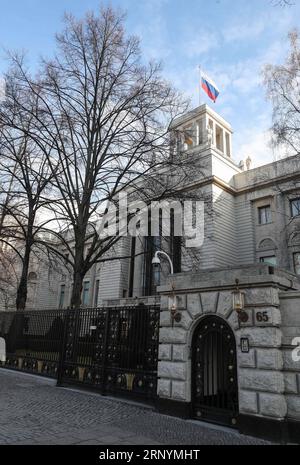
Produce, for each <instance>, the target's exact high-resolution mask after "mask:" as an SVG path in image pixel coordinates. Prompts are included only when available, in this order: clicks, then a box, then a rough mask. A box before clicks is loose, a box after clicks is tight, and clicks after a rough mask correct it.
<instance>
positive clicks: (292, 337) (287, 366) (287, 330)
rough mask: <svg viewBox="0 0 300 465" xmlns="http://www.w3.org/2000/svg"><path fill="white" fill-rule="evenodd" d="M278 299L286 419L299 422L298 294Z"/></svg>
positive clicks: (299, 337)
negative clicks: (280, 316)
mask: <svg viewBox="0 0 300 465" xmlns="http://www.w3.org/2000/svg"><path fill="white" fill-rule="evenodd" d="M279 297H280V309H281V315H282V359H283V374H284V389H285V398H286V403H287V417H288V418H290V419H293V420H294V419H295V420H299V421H300V292H285V293H281V294H280V295H279ZM297 338H298V341H297ZM297 346H298V347H299V348H298V349H297ZM293 355H294V357H293ZM295 357H296V358H297V359H295ZM293 358H294V359H293Z"/></svg>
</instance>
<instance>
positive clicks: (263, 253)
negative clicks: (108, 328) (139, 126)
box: [32, 105, 300, 442]
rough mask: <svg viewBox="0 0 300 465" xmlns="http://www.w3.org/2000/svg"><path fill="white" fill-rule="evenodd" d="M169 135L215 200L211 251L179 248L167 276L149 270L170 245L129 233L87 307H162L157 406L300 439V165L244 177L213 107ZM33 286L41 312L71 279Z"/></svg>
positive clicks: (63, 299) (86, 291) (94, 283)
mask: <svg viewBox="0 0 300 465" xmlns="http://www.w3.org/2000/svg"><path fill="white" fill-rule="evenodd" d="M172 131H174V135H175V137H177V138H178V140H177V149H178V150H179V151H181V152H182V153H183V154H184V156H188V157H193V159H194V160H195V179H194V180H193V182H192V183H191V186H189V187H190V188H193V189H198V190H201V192H203V193H205V195H206V196H207V197H209V198H211V201H212V209H211V212H213V213H211V212H207V213H206V215H205V222H204V225H205V240H204V243H203V245H202V247H201V248H199V250H196V251H195V250H194V251H193V256H191V254H190V253H189V251H188V250H184V249H183V248H182V247H181V245H180V242H179V241H176V240H173V241H171V244H168V246H167V248H168V249H169V250H167V251H168V252H169V253H170V254H171V255H172V257H173V262H174V265H175V273H174V275H169V276H168V277H167V276H165V278H163V275H164V274H165V275H166V273H164V266H165V264H164V265H163V267H162V269H161V270H158V269H156V268H154V267H152V266H151V259H152V256H153V254H154V252H155V250H157V249H161V248H163V243H162V242H161V241H159V240H158V239H157V238H140V240H138V238H124V240H122V242H120V243H119V248H120V249H121V252H122V253H124V254H125V255H130V254H131V258H130V259H126V260H120V261H112V262H106V263H105V264H102V265H96V266H95V267H94V268H93V269H92V270H90V272H89V273H88V275H87V276H86V277H85V280H84V286H83V296H82V302H83V305H85V306H97V305H98V306H99V305H124V304H126V305H128V304H130V303H132V302H135V301H137V299H140V300H142V301H145V302H154V301H158V300H159V301H160V307H161V316H160V336H159V339H160V345H159V362H158V377H159V379H158V408H159V409H160V411H162V412H166V413H168V414H172V415H180V416H183V417H186V418H190V417H193V418H197V419H201V420H206V421H212V422H216V423H221V424H225V425H232V426H235V427H238V429H239V430H240V431H241V432H243V433H248V434H255V435H261V436H263V437H270V438H273V439H276V440H285V441H292V442H300V349H298V348H297V347H298V346H299V345H300V280H299V277H298V275H300V159H299V157H298V156H294V157H289V158H285V159H282V160H280V161H277V162H273V163H270V164H267V165H264V166H261V167H259V168H255V169H250V160H249V159H248V160H247V161H246V165H247V169H246V170H245V169H244V165H243V163H240V164H239V165H237V164H236V163H235V162H234V161H233V159H232V148H231V147H232V145H231V137H232V130H231V127H230V125H229V124H228V123H227V122H226V121H225V120H224V119H223V118H222V117H221V116H220V115H218V114H217V113H216V112H214V111H213V110H212V109H210V108H209V107H208V106H207V105H202V106H200V107H198V108H196V109H195V110H193V111H191V112H189V113H187V114H186V115H184V116H182V117H181V118H179V119H177V120H176V121H175V122H174V123H173V126H172ZM197 167H199V169H198V170H197ZM154 239H155V240H154ZM174 239H175V238H174ZM143 250H146V251H147V252H148V253H147V254H145V255H143V254H140V252H141V251H143ZM119 252H120V250H119ZM33 273H36V277H37V276H42V275H43V276H46V275H45V273H41V272H40V271H39V270H38V269H36V270H33ZM32 284H33V285H34V286H35V291H34V293H33V294H34V298H33V301H34V306H35V307H36V308H41V307H52V308H53V307H57V306H59V307H66V306H68V304H69V296H70V288H71V284H72V283H71V278H69V277H68V275H67V274H65V275H64V276H63V277H59V278H58V277H57V276H52V278H51V277H50V278H48V277H47V282H46V278H40V279H36V281H35V280H33V282H32ZM174 304H175V305H174ZM175 307H176V315H175V318H174V315H172V310H174V308H175ZM297 338H298V339H297Z"/></svg>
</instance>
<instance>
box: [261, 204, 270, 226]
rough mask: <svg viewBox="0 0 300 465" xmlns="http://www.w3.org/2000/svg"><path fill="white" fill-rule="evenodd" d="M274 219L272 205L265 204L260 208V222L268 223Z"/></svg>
mask: <svg viewBox="0 0 300 465" xmlns="http://www.w3.org/2000/svg"><path fill="white" fill-rule="evenodd" d="M271 221H272V215H271V206H270V205H265V206H264V207H259V208H258V222H259V224H268V223H271Z"/></svg>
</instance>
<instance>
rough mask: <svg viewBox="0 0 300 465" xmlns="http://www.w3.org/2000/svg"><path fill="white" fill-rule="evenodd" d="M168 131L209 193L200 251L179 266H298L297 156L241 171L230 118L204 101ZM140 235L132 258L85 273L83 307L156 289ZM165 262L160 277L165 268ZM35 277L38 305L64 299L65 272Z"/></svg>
mask: <svg viewBox="0 0 300 465" xmlns="http://www.w3.org/2000/svg"><path fill="white" fill-rule="evenodd" d="M171 130H172V131H173V132H174V135H175V139H176V144H175V147H176V148H175V150H178V151H179V152H180V153H182V156H186V157H192V158H193V159H194V160H195V176H194V179H191V183H190V186H189V187H192V188H193V189H196V190H197V191H198V192H199V193H202V194H205V195H206V197H209V198H211V205H209V201H208V204H207V210H208V213H207V214H206V217H205V240H204V243H203V245H202V247H201V248H200V249H199V250H188V249H184V248H183V249H182V250H181V270H182V271H189V270H197V269H198V270H205V269H212V268H220V267H221V268H223V267H226V266H241V265H247V264H254V263H259V262H261V261H266V262H267V261H268V260H269V261H270V264H273V265H277V266H279V267H282V268H284V269H286V270H288V271H291V272H297V273H300V235H299V236H297V235H296V234H293V231H297V229H298V228H299V220H298V218H297V217H294V218H293V217H292V216H291V200H293V199H297V198H298V197H299V198H300V188H299V187H298V185H297V177H300V160H299V159H298V157H297V156H296V157H290V158H286V159H284V160H281V161H277V162H273V163H270V164H268V165H264V166H262V167H259V168H255V169H249V170H246V171H244V167H245V165H246V164H245V163H242V164H241V163H240V164H239V165H238V164H237V163H236V162H235V161H234V159H233V158H232V149H231V147H232V140H231V138H232V129H231V127H230V125H229V124H228V123H227V122H226V121H225V120H224V119H223V118H222V117H221V116H220V115H218V114H217V113H216V112H214V111H213V110H212V109H210V108H209V107H208V106H207V105H202V106H200V107H198V108H196V109H195V110H193V111H191V112H189V113H187V114H186V115H184V116H183V117H181V118H179V119H178V120H175V122H174V123H173V125H172V128H171ZM236 156H238V154H236ZM299 205H300V203H299ZM264 209H267V212H266V211H265V210H264ZM259 215H267V217H266V218H265V216H264V217H262V218H260V217H259ZM144 241H145V239H144V238H137V239H136V243H135V251H134V252H135V253H134V255H135V258H132V259H129V258H127V259H123V260H113V261H111V262H109V261H107V262H105V263H102V264H98V265H95V266H94V267H93V268H92V269H91V270H90V271H89V272H88V274H87V275H86V278H85V280H84V281H85V291H84V292H85V296H84V305H85V306H94V305H102V304H103V303H104V304H105V303H107V302H108V301H109V300H111V299H114V300H115V299H124V298H130V297H133V298H134V297H141V296H143V295H145V294H149V293H150V294H153V293H154V292H155V291H153V289H152V290H150V291H149V289H148V290H146V289H145V281H147V276H145V273H146V266H145V260H144V257H143V255H140V254H141V253H142V252H143V250H144V245H145V244H144ZM131 244H132V241H131V238H125V239H123V240H122V241H120V243H119V245H118V247H117V250H113V251H111V252H110V253H111V255H112V256H114V255H117V256H127V257H128V256H129V255H130V253H131ZM161 247H163V246H162V245H161ZM166 248H168V246H166ZM298 253H299V255H297V254H298ZM298 262H299V265H297V263H298ZM164 266H165V268H164V267H163V269H162V272H161V277H160V281H161V282H163V281H164V279H165V278H166V276H167V274H168V270H167V266H166V265H164ZM38 277H39V279H38V282H37V283H36V291H35V296H36V297H35V302H34V305H33V306H34V307H35V308H49V306H51V307H52V308H53V307H59V306H60V307H61V306H63V307H67V306H68V305H69V302H70V292H71V286H72V280H71V277H70V275H69V274H68V273H66V274H65V276H57V275H56V276H53V277H49V276H48V275H47V272H45V270H44V271H43V273H38Z"/></svg>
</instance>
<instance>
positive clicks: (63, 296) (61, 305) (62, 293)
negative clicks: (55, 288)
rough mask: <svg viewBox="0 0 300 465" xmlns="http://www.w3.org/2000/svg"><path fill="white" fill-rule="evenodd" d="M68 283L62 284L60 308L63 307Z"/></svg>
mask: <svg viewBox="0 0 300 465" xmlns="http://www.w3.org/2000/svg"><path fill="white" fill-rule="evenodd" d="M65 293H66V285H65V284H62V285H61V286H60V295H59V308H63V306H64V301H65Z"/></svg>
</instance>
